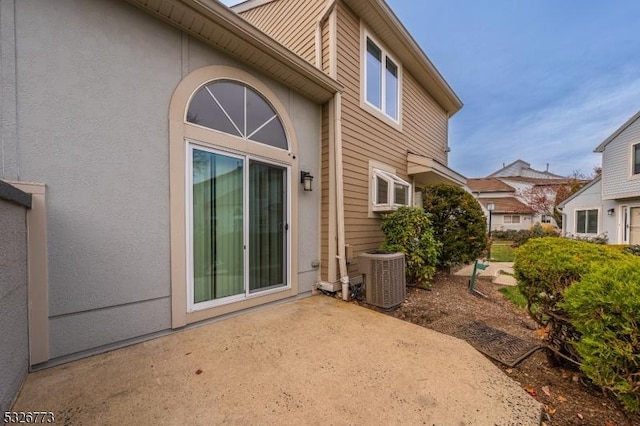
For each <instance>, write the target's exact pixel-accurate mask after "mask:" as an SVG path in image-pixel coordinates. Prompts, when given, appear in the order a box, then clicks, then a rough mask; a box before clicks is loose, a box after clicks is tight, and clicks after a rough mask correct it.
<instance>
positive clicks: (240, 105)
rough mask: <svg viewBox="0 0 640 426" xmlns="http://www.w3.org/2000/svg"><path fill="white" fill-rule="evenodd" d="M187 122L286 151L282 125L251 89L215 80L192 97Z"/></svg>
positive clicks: (268, 106) (266, 103) (228, 81)
mask: <svg viewBox="0 0 640 426" xmlns="http://www.w3.org/2000/svg"><path fill="white" fill-rule="evenodd" d="M187 121H188V122H189V123H193V124H198V125H200V126H203V127H207V128H209V129H213V130H218V131H220V132H224V133H228V134H230V135H233V136H238V137H240V138H243V139H247V140H251V141H254V142H259V143H263V144H266V145H270V146H273V147H275V148H280V149H285V150H286V149H288V146H287V137H286V134H285V131H284V127H283V126H282V122H281V121H280V118H279V117H278V114H277V113H276V111H275V110H274V109H273V107H272V106H271V105H270V104H269V103H268V102H267V101H266V100H265V99H264V98H263V97H262V96H261V95H260V94H259V93H258V92H256V91H255V90H253V89H252V88H251V87H249V86H247V85H245V84H242V83H240V82H237V81H232V80H215V81H212V82H210V83H207V84H205V85H204V86H202V87H201V88H200V89H198V91H197V92H196V93H195V95H193V98H192V99H191V103H190V104H189V109H188V111H187Z"/></svg>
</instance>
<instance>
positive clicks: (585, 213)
mask: <svg viewBox="0 0 640 426" xmlns="http://www.w3.org/2000/svg"><path fill="white" fill-rule="evenodd" d="M597 233H598V209H591V210H576V234H597Z"/></svg>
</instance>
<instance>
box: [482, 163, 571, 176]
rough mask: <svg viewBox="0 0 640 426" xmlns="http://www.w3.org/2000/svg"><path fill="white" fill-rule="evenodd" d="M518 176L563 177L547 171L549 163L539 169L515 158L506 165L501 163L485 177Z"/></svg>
mask: <svg viewBox="0 0 640 426" xmlns="http://www.w3.org/2000/svg"><path fill="white" fill-rule="evenodd" d="M513 176H519V177H524V178H536V179H564V178H563V177H562V176H558V175H556V174H554V173H551V172H550V171H549V164H547V170H545V171H541V170H536V169H532V168H531V164H529V163H527V162H526V161H523V160H516V161H514V162H513V163H510V164H508V165H504V163H503V165H502V168H501V169H499V170H497V171H495V172H493V173H491V174H490V175H489V176H487V177H490V178H492V177H497V178H501V177H513Z"/></svg>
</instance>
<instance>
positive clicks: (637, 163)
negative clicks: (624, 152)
mask: <svg viewBox="0 0 640 426" xmlns="http://www.w3.org/2000/svg"><path fill="white" fill-rule="evenodd" d="M631 152H632V154H631V156H632V158H631V161H632V163H631V172H632V173H631V174H633V175H640V143H637V144H635V145H633V146H632V147H631Z"/></svg>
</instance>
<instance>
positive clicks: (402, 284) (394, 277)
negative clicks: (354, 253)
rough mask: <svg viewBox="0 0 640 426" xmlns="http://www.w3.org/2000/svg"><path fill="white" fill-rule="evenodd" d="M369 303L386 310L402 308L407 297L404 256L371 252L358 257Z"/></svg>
mask: <svg viewBox="0 0 640 426" xmlns="http://www.w3.org/2000/svg"><path fill="white" fill-rule="evenodd" d="M358 269H359V272H360V273H361V274H363V275H364V283H365V292H366V294H367V303H368V304H369V305H373V306H376V307H378V308H382V309H385V310H389V309H393V308H395V307H398V306H400V304H401V303H402V302H404V299H405V298H406V295H407V287H406V281H405V274H404V254H402V253H388V252H380V251H377V252H370V253H363V254H361V255H360V256H358Z"/></svg>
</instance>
